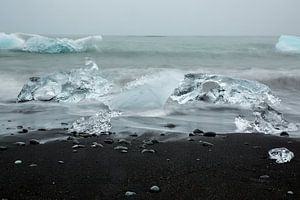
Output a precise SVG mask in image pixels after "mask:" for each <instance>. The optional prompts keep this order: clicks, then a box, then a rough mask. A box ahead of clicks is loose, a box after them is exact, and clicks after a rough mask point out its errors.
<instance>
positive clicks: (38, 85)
mask: <svg viewBox="0 0 300 200" xmlns="http://www.w3.org/2000/svg"><path fill="white" fill-rule="evenodd" d="M112 87H113V84H112V83H111V82H110V81H108V80H106V79H104V78H103V77H102V76H101V73H100V72H99V70H98V66H97V64H96V63H94V62H93V61H92V60H90V59H87V60H86V66H85V67H84V68H79V69H74V70H71V71H68V72H58V73H53V74H50V75H48V76H45V77H32V78H30V79H29V82H27V83H26V84H25V85H24V86H23V88H22V90H21V92H20V93H19V95H18V98H17V101H18V102H25V101H34V100H37V101H56V102H72V103H76V102H79V101H82V100H86V99H96V100H99V99H101V97H103V96H105V95H106V94H108V93H109V92H110V90H111V89H112Z"/></svg>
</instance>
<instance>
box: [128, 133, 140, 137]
mask: <svg viewBox="0 0 300 200" xmlns="http://www.w3.org/2000/svg"><path fill="white" fill-rule="evenodd" d="M129 136H131V137H137V136H138V134H136V133H132V134H130V135H129Z"/></svg>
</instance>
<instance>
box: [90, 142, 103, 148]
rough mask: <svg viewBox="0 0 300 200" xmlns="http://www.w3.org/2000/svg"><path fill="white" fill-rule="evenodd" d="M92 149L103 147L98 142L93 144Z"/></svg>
mask: <svg viewBox="0 0 300 200" xmlns="http://www.w3.org/2000/svg"><path fill="white" fill-rule="evenodd" d="M91 147H92V148H97V147H101V148H102V147H103V145H102V144H100V143H98V142H93V143H92V145H91Z"/></svg>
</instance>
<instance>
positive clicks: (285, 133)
mask: <svg viewBox="0 0 300 200" xmlns="http://www.w3.org/2000/svg"><path fill="white" fill-rule="evenodd" d="M280 136H289V134H288V132H286V131H283V132H281V133H280Z"/></svg>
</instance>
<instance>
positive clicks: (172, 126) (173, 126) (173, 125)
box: [164, 123, 176, 128]
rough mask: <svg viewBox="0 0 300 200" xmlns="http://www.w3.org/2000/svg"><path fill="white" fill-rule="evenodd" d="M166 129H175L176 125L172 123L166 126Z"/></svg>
mask: <svg viewBox="0 0 300 200" xmlns="http://www.w3.org/2000/svg"><path fill="white" fill-rule="evenodd" d="M164 127H167V128H175V127H176V125H175V124H172V123H168V124H166V125H164Z"/></svg>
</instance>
